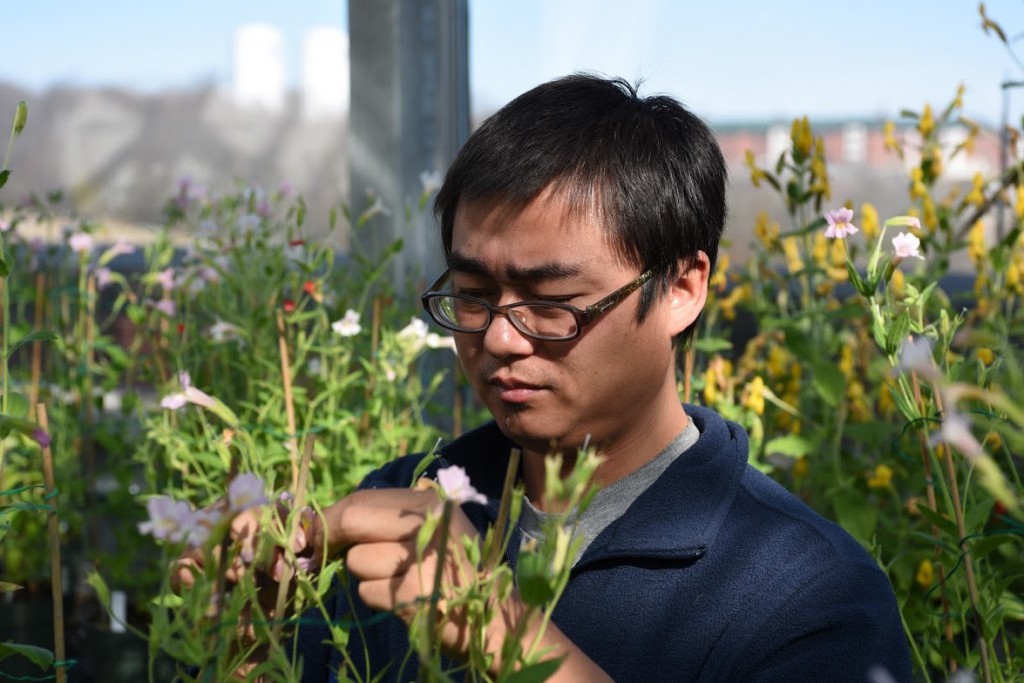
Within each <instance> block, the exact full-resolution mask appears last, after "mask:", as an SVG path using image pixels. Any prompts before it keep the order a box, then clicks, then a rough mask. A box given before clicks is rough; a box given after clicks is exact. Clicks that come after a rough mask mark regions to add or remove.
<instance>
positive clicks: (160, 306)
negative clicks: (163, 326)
mask: <svg viewBox="0 0 1024 683" xmlns="http://www.w3.org/2000/svg"><path fill="white" fill-rule="evenodd" d="M153 308H155V309H156V310H158V311H160V312H161V313H163V314H164V315H166V316H167V317H168V318H173V317H174V314H175V313H177V312H178V307H177V306H175V305H174V302H173V301H171V300H170V299H161V300H160V301H157V302H155V303H154V304H153Z"/></svg>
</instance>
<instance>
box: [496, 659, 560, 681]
mask: <svg viewBox="0 0 1024 683" xmlns="http://www.w3.org/2000/svg"><path fill="white" fill-rule="evenodd" d="M561 665H562V660H561V659H545V660H544V661H542V662H537V663H536V664H530V665H528V666H524V667H523V668H522V669H520V670H519V671H516V672H515V673H513V674H512V675H510V676H509V677H508V678H506V679H505V680H506V681H507V682H508V683H543V681H546V680H548V679H549V678H551V677H552V676H554V675H555V672H556V671H558V667H559V666H561Z"/></svg>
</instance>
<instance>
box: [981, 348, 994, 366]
mask: <svg viewBox="0 0 1024 683" xmlns="http://www.w3.org/2000/svg"><path fill="white" fill-rule="evenodd" d="M977 353H978V360H980V361H981V362H982V364H984V365H992V362H993V361H995V359H996V354H994V353H992V349H990V348H988V347H987V346H981V347H979V348H978V351H977Z"/></svg>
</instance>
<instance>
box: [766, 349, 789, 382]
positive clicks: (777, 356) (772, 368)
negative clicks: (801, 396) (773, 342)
mask: <svg viewBox="0 0 1024 683" xmlns="http://www.w3.org/2000/svg"><path fill="white" fill-rule="evenodd" d="M788 366H789V352H788V351H786V349H785V348H783V347H781V346H773V347H772V348H771V350H769V351H768V361H767V363H766V367H767V369H768V374H769V375H771V376H772V377H773V378H779V377H782V376H783V375H785V374H786V370H787V367H788Z"/></svg>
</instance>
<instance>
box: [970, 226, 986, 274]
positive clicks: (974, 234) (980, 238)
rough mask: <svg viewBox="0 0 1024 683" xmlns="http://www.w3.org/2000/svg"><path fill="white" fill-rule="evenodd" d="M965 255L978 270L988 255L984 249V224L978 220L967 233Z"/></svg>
mask: <svg viewBox="0 0 1024 683" xmlns="http://www.w3.org/2000/svg"><path fill="white" fill-rule="evenodd" d="M967 255H968V256H969V257H970V259H971V261H972V262H973V263H974V265H975V266H977V267H978V268H979V269H980V267H981V265H982V264H984V262H985V257H986V256H987V255H988V249H987V248H986V247H985V223H984V222H982V221H981V220H980V219H979V220H977V221H975V223H974V225H972V226H971V229H970V231H969V232H968V233H967Z"/></svg>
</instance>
